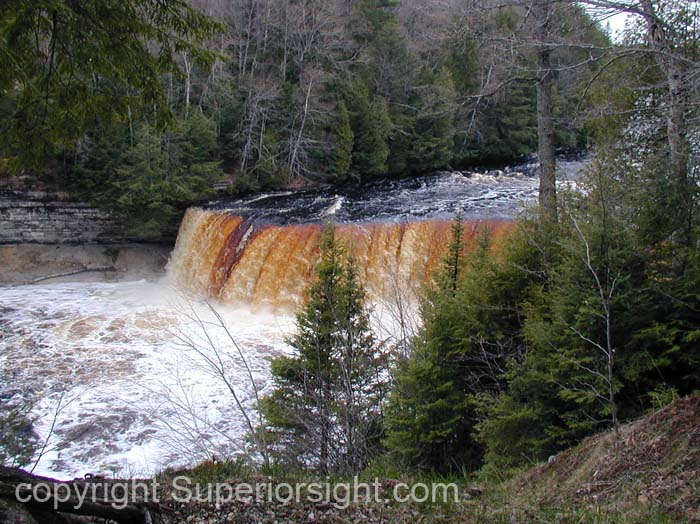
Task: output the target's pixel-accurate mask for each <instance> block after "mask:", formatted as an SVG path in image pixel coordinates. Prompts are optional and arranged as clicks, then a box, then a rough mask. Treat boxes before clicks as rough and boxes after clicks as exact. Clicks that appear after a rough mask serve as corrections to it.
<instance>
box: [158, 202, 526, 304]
mask: <svg viewBox="0 0 700 524" xmlns="http://www.w3.org/2000/svg"><path fill="white" fill-rule="evenodd" d="M450 226H451V222H450V221H448V220H425V221H414V222H400V223H381V222H379V223H353V224H340V225H338V226H337V234H338V237H339V239H340V241H341V242H342V243H343V244H344V245H345V247H346V249H347V250H348V252H349V253H350V254H351V255H352V257H353V259H354V260H355V263H356V264H357V266H358V270H359V274H360V277H361V279H362V281H363V283H364V285H365V287H366V289H367V293H368V295H369V298H370V300H381V299H382V298H386V297H387V296H389V295H391V294H392V292H393V291H394V290H395V289H397V288H402V289H406V288H411V289H416V290H417V289H419V288H420V287H421V286H423V285H425V284H427V283H428V282H429V281H430V279H431V277H432V276H433V275H434V274H435V273H436V271H437V270H438V269H439V266H440V263H441V261H442V258H443V256H444V254H445V250H446V246H447V244H448V243H449V237H450ZM323 227H324V226H323V225H321V224H292V225H269V224H256V222H255V221H254V220H249V219H245V218H243V217H241V216H237V215H235V214H230V213H228V212H226V211H215V210H204V209H199V208H191V209H189V210H188V211H187V214H186V215H185V218H184V219H183V222H182V226H181V228H180V234H179V236H178V240H177V245H176V246H175V249H174V251H173V254H172V258H171V262H170V265H169V272H170V275H171V277H174V278H175V280H176V281H177V283H178V285H179V286H180V287H183V288H185V289H187V290H188V291H189V292H191V293H193V294H195V295H197V296H200V297H205V298H209V299H214V300H216V301H220V302H222V303H224V304H245V305H249V306H253V307H261V306H262V307H270V308H273V309H277V308H285V309H286V308H293V307H295V306H298V305H299V304H300V303H301V302H302V300H303V292H304V289H305V287H306V286H307V285H308V283H309V282H310V279H311V278H312V274H313V268H314V265H315V263H316V261H317V257H318V245H319V240H320V237H321V234H322V229H323ZM512 227H513V223H512V222H511V221H507V220H470V221H467V222H465V228H464V241H465V245H466V249H467V250H471V249H473V248H474V246H475V245H476V242H477V240H478V238H479V236H480V235H481V234H482V233H484V232H486V231H487V230H488V231H489V234H490V235H491V238H492V239H493V242H494V244H495V245H498V244H499V243H500V242H501V240H502V238H503V237H504V235H505V234H506V233H507V232H508V231H509V230H510V229H512Z"/></svg>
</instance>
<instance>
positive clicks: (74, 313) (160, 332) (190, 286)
mask: <svg viewBox="0 0 700 524" xmlns="http://www.w3.org/2000/svg"><path fill="white" fill-rule="evenodd" d="M572 165H573V164H572ZM508 174H509V175H510V176H504V174H503V173H498V175H499V176H488V175H478V174H474V175H471V176H469V177H466V176H463V175H460V174H444V175H434V176H429V177H422V178H416V179H411V180H404V181H399V182H382V183H375V184H371V185H369V186H365V187H363V188H357V187H348V188H346V189H343V190H336V191H334V192H328V191H327V190H323V189H315V190H310V191H306V192H302V193H301V194H294V195H292V194H271V195H259V196H256V197H251V198H248V199H243V200H238V201H234V202H212V203H211V204H210V205H208V206H206V207H205V208H193V209H190V210H189V211H188V212H187V215H186V217H185V219H184V220H183V223H182V225H181V228H180V234H179V237H178V241H177V245H176V247H175V249H174V251H173V253H172V255H171V260H170V263H169V267H168V273H167V275H166V276H165V277H164V278H163V279H162V280H161V281H160V282H157V283H151V282H146V281H137V282H120V283H94V282H93V283H89V282H72V283H42V284H39V285H30V286H15V287H0V400H2V401H4V402H7V401H9V402H12V403H28V404H29V405H31V406H32V416H33V417H34V418H35V424H34V429H35V432H36V434H37V435H38V437H39V441H40V443H41V444H45V450H44V451H45V452H44V454H43V456H42V457H41V460H39V462H38V464H37V465H36V469H35V472H37V473H40V474H45V475H48V476H53V477H59V478H72V477H73V476H82V475H84V474H86V473H93V474H95V473H103V474H107V475H111V474H119V475H134V474H147V473H151V472H153V471H156V470H158V469H159V468H162V467H164V466H166V465H184V464H191V463H192V462H194V461H196V460H199V459H202V458H205V457H207V456H211V455H212V454H216V455H218V456H223V455H227V454H232V453H236V452H239V451H241V450H242V449H243V447H244V445H245V444H244V441H243V436H244V434H245V431H246V424H245V420H244V417H243V416H242V415H241V413H240V411H239V410H238V409H237V408H236V403H235V402H234V399H233V398H232V396H231V394H230V393H229V392H228V391H227V388H226V386H225V384H224V383H223V382H222V381H221V380H220V377H217V376H216V375H217V374H216V372H213V370H212V369H211V368H210V367H208V366H206V365H205V364H204V363H203V360H202V358H201V356H202V355H201V352H202V351H204V352H207V351H212V349H211V348H212V346H213V347H215V348H216V349H217V350H218V351H220V353H221V355H222V358H223V362H224V370H223V371H224V372H225V374H226V376H227V378H228V379H229V380H230V382H231V383H232V384H234V386H235V388H236V392H237V395H238V397H239V400H240V401H241V403H242V405H243V406H244V407H245V409H246V411H247V413H249V414H252V413H253V411H254V410H253V407H254V405H255V397H256V393H257V394H258V395H262V394H264V392H265V390H266V388H267V387H269V372H268V359H269V358H270V357H272V356H275V355H278V354H281V353H283V352H285V351H288V347H287V346H286V344H285V337H286V336H287V335H288V334H289V333H291V331H292V329H293V312H294V308H295V307H296V306H297V305H298V304H299V303H300V301H301V300H302V294H303V289H304V287H305V285H306V284H307V282H308V279H309V275H310V274H311V271H312V267H313V263H314V260H315V256H316V253H317V248H316V241H317V239H318V237H319V235H320V230H321V227H322V222H323V221H324V220H327V219H329V218H332V219H333V220H334V221H335V222H337V223H338V224H339V228H338V230H339V236H340V238H341V239H342V240H343V241H344V242H345V244H346V245H347V246H348V249H349V251H350V252H351V253H352V254H353V256H354V258H355V260H356V261H357V264H358V266H359V270H360V275H361V277H362V278H363V280H364V282H365V284H366V286H367V289H368V294H369V296H370V299H371V301H372V304H373V306H374V311H375V314H374V318H373V322H374V326H375V329H385V330H386V333H385V334H383V336H388V335H396V334H397V325H399V324H400V325H401V327H402V329H403V328H404V327H405V325H408V324H410V323H411V322H408V323H405V321H406V318H399V317H402V316H403V315H406V316H408V317H411V316H412V315H413V312H414V307H415V303H416V297H417V293H418V291H419V290H420V287H421V286H423V285H424V284H425V283H426V282H428V281H429V278H430V275H431V274H432V272H433V271H434V270H435V269H436V268H437V267H438V265H439V262H440V259H441V256H442V254H443V252H444V247H445V241H446V239H447V238H448V235H449V219H450V217H451V215H452V213H453V211H454V209H455V208H456V207H457V206H458V205H459V206H460V207H461V209H462V211H463V214H464V217H465V220H466V222H467V224H466V226H467V227H466V231H465V238H466V240H467V243H468V245H470V246H473V245H475V242H476V239H477V238H478V236H479V233H480V232H481V231H483V230H485V229H489V230H490V231H491V234H492V235H493V236H494V238H495V239H496V241H497V242H500V240H501V239H502V238H503V237H504V235H505V233H506V232H507V231H508V229H509V228H510V227H512V226H511V223H510V222H509V221H508V218H509V217H512V216H513V215H514V214H516V213H517V212H518V210H519V209H521V208H522V206H523V205H526V204H528V203H530V202H532V201H533V200H534V198H535V196H536V190H537V180H536V178H533V177H529V176H526V174H523V173H517V172H515V173H514V172H512V171H511V172H510V173H508ZM205 300H208V301H211V302H212V303H214V304H215V307H216V311H217V312H218V313H219V314H220V317H221V319H223V320H224V321H225V323H226V325H227V327H228V332H226V331H225V330H224V329H222V328H221V327H220V326H218V323H219V320H218V319H217V317H216V315H214V314H212V311H211V310H210V309H209V308H208V306H207V304H206V303H205ZM409 320H410V319H409ZM205 328H206V329H205ZM409 331H410V330H409ZM229 334H230V335H231V337H230V336H229ZM232 339H233V340H235V342H236V343H237V346H238V348H240V353H239V351H238V348H237V347H236V346H235V345H234V344H233V343H232ZM209 340H211V345H210V343H209ZM196 349H198V350H199V353H198V351H197V350H196ZM244 359H245V361H244ZM249 370H250V371H249ZM251 377H252V382H251ZM30 467H31V464H30Z"/></svg>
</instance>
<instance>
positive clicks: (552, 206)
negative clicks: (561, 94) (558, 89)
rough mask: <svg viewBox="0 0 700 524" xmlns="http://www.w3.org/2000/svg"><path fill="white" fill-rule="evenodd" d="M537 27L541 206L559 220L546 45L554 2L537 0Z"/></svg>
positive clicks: (546, 214)
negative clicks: (552, 3)
mask: <svg viewBox="0 0 700 524" xmlns="http://www.w3.org/2000/svg"><path fill="white" fill-rule="evenodd" d="M532 12H533V15H534V17H535V24H536V25H537V40H538V44H539V50H538V52H537V67H538V72H537V77H538V78H537V144H538V155H539V161H540V192H539V204H540V210H541V212H542V215H543V217H545V218H546V219H548V220H549V221H552V222H556V221H557V186H556V159H555V156H554V100H553V98H552V85H553V84H554V72H553V71H552V50H551V48H550V47H549V46H547V43H548V40H549V26H550V23H551V17H552V8H551V3H550V2H549V1H548V0H536V2H535V3H534V5H533V9H532Z"/></svg>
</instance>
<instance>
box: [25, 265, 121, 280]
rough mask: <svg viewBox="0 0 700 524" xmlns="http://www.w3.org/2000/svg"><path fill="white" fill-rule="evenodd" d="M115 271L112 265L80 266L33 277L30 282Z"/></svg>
mask: <svg viewBox="0 0 700 524" xmlns="http://www.w3.org/2000/svg"><path fill="white" fill-rule="evenodd" d="M116 271H117V268H115V267H113V266H104V267H94V268H82V269H76V270H74V271H67V272H65V273H56V274H54V275H47V276H44V277H40V278H35V279H34V280H32V281H31V282H30V284H38V283H40V282H45V281H46V280H51V279H54V278H61V277H72V276H74V275H81V274H83V273H115V272H116Z"/></svg>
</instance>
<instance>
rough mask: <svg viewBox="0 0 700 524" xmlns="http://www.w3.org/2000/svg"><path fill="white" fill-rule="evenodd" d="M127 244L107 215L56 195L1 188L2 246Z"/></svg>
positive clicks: (120, 230) (120, 229)
mask: <svg viewBox="0 0 700 524" xmlns="http://www.w3.org/2000/svg"><path fill="white" fill-rule="evenodd" d="M123 240H124V228H123V227H122V226H121V225H120V224H119V223H118V222H117V221H115V220H114V219H113V218H111V217H110V216H109V215H107V214H106V213H104V212H102V211H100V210H99V209H96V208H94V207H91V206H89V205H88V204H85V203H82V202H76V201H73V200H69V199H68V197H67V195H65V194H64V193H60V192H52V191H18V190H14V189H7V188H4V189H3V188H0V244H8V243H24V242H32V243H44V244H54V243H61V244H85V243H110V242H121V241H123Z"/></svg>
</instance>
